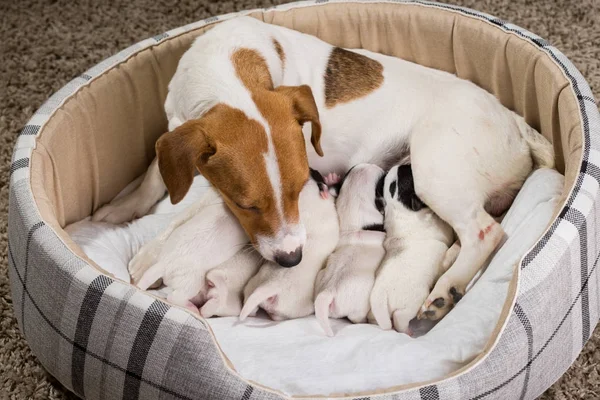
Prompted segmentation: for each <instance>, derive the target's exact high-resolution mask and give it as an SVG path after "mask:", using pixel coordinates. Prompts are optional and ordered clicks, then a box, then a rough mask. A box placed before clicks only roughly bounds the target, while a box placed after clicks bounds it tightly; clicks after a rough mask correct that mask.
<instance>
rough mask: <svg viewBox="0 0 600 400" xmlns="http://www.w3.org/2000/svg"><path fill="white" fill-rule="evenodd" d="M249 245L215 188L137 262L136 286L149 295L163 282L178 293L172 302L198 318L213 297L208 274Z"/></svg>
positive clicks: (145, 249) (132, 268)
mask: <svg viewBox="0 0 600 400" xmlns="http://www.w3.org/2000/svg"><path fill="white" fill-rule="evenodd" d="M248 242H249V241H248V237H247V236H246V233H245V232H244V230H243V229H242V227H241V226H240V224H239V223H238V222H237V220H236V219H235V218H233V217H232V216H231V214H230V211H229V209H228V208H227V207H226V206H225V204H223V200H222V199H221V198H220V196H219V195H218V194H217V193H216V192H215V191H214V190H213V189H210V190H209V191H208V192H207V193H206V194H205V195H204V196H203V198H202V199H200V200H199V201H198V202H196V203H195V204H193V205H191V206H190V207H188V209H186V210H185V211H184V212H183V213H182V214H180V215H178V216H177V217H176V219H175V220H173V222H172V223H171V224H170V225H169V227H168V228H167V230H166V231H165V232H163V234H161V235H160V236H159V237H157V238H156V239H154V240H152V241H151V242H149V243H148V244H146V245H145V246H144V247H142V249H141V250H140V252H139V253H138V254H137V255H136V256H135V257H134V258H133V259H132V260H131V262H130V264H129V271H130V274H131V276H132V282H133V283H134V284H136V285H137V286H138V287H139V288H140V289H142V290H146V289H148V288H150V287H152V286H153V285H154V284H155V283H156V282H157V281H159V280H161V279H162V282H163V284H164V285H165V286H167V287H170V288H172V289H173V291H172V292H171V293H170V294H169V296H168V297H167V301H169V302H171V303H173V304H177V305H180V306H183V307H187V308H189V309H190V310H192V311H194V312H196V313H197V312H198V309H197V306H198V305H201V304H202V303H203V302H204V299H203V298H202V297H203V296H202V295H203V294H204V293H207V292H208V288H207V287H206V279H205V275H206V273H207V272H208V271H209V270H211V269H213V268H215V267H217V266H218V265H220V264H222V263H223V262H225V261H227V260H229V259H231V258H232V257H233V256H234V255H235V254H236V253H237V252H238V251H239V250H240V249H241V248H242V247H244V246H246V245H248ZM192 299H193V300H192ZM191 300H192V301H191Z"/></svg>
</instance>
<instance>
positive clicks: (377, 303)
mask: <svg viewBox="0 0 600 400" xmlns="http://www.w3.org/2000/svg"><path fill="white" fill-rule="evenodd" d="M371 312H372V313H373V317H375V321H376V322H377V325H379V327H380V328H381V329H384V330H390V329H392V319H391V318H390V312H389V310H388V299H387V294H386V293H385V292H382V291H379V290H378V291H372V292H371Z"/></svg>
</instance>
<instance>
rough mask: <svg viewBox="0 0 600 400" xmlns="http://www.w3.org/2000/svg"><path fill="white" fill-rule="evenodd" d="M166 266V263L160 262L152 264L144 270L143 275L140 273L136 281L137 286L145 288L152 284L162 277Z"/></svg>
mask: <svg viewBox="0 0 600 400" xmlns="http://www.w3.org/2000/svg"><path fill="white" fill-rule="evenodd" d="M166 267H167V264H165V263H162V262H158V263H156V264H154V265H152V266H151V267H150V268H148V269H147V270H146V272H144V275H142V277H141V278H140V281H139V282H138V283H137V287H139V288H140V289H142V290H147V289H148V288H149V287H150V286H152V285H154V283H155V282H156V281H158V280H159V279H161V278H162V277H163V275H164V273H165V268H166Z"/></svg>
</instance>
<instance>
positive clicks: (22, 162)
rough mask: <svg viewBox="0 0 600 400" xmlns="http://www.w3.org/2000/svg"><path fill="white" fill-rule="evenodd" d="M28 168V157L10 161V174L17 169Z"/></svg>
mask: <svg viewBox="0 0 600 400" xmlns="http://www.w3.org/2000/svg"><path fill="white" fill-rule="evenodd" d="M21 168H29V158H20V159H18V160H16V161H15V162H13V163H12V165H11V166H10V174H11V175H12V173H13V172H15V171H16V170H18V169H21Z"/></svg>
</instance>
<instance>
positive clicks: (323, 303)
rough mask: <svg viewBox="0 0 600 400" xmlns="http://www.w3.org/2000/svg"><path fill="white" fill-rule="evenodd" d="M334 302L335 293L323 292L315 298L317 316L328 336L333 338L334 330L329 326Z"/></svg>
mask: <svg viewBox="0 0 600 400" xmlns="http://www.w3.org/2000/svg"><path fill="white" fill-rule="evenodd" d="M334 300H335V299H334V298H333V293H331V292H329V291H324V292H321V293H319V294H318V295H317V297H316V298H315V316H316V317H317V321H319V325H321V328H323V330H324V331H325V334H326V335H327V336H333V330H332V329H331V325H330V324H329V310H330V307H333V305H334Z"/></svg>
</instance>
